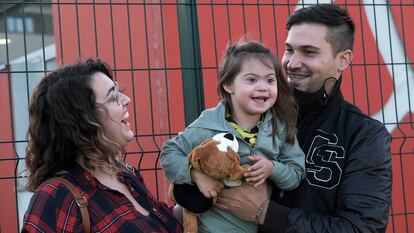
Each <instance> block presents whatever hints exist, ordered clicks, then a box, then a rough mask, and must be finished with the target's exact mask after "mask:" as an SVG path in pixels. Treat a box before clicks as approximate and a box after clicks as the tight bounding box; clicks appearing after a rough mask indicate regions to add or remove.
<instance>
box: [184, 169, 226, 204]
mask: <svg viewBox="0 0 414 233" xmlns="http://www.w3.org/2000/svg"><path fill="white" fill-rule="evenodd" d="M190 174H191V179H192V180H193V181H194V183H196V184H197V187H198V189H200V191H201V193H202V194H203V195H204V196H205V197H207V198H212V197H213V198H214V197H217V195H218V193H219V192H220V191H221V190H222V189H223V187H224V184H223V181H221V180H218V179H214V178H212V177H210V176H208V175H206V174H204V173H203V172H202V171H200V170H198V169H196V168H192V169H191V172H190Z"/></svg>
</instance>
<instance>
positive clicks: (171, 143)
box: [160, 128, 201, 184]
mask: <svg viewBox="0 0 414 233" xmlns="http://www.w3.org/2000/svg"><path fill="white" fill-rule="evenodd" d="M195 130H196V129H194V128H187V129H186V130H184V132H182V133H179V134H178V136H177V137H175V138H172V139H170V140H168V141H166V142H165V143H164V146H163V148H162V151H161V154H160V162H161V167H162V168H163V170H164V173H165V176H166V177H167V179H168V180H169V181H171V182H172V183H175V184H191V177H190V173H189V162H188V159H187V155H188V154H189V153H190V152H191V150H192V149H193V148H194V147H195V146H196V145H198V144H200V143H201V141H200V140H199V137H198V134H197V132H195Z"/></svg>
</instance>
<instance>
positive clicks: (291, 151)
mask: <svg viewBox="0 0 414 233" xmlns="http://www.w3.org/2000/svg"><path fill="white" fill-rule="evenodd" d="M273 166H274V169H273V174H272V175H271V176H270V177H269V179H270V180H271V181H272V182H273V183H274V184H275V185H276V186H277V187H279V188H280V189H282V190H292V189H294V188H296V187H298V186H299V184H300V182H301V181H302V179H303V177H304V174H305V154H304V153H303V151H302V149H300V147H299V144H298V140H297V139H295V142H294V143H293V144H287V143H284V144H283V146H281V150H280V155H279V156H278V158H277V160H274V161H273Z"/></svg>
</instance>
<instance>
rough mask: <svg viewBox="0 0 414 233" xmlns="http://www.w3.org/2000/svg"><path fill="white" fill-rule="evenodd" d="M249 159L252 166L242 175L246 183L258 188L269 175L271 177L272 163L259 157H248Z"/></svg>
mask: <svg viewBox="0 0 414 233" xmlns="http://www.w3.org/2000/svg"><path fill="white" fill-rule="evenodd" d="M249 158H250V161H253V162H254V164H253V165H252V166H249V167H248V168H247V171H246V172H245V173H244V176H245V177H246V182H248V183H250V184H253V185H254V186H255V187H259V186H260V185H261V184H263V183H264V182H265V181H266V179H267V178H268V177H269V176H270V175H272V173H273V163H272V161H270V160H268V159H266V158H265V157H261V156H249Z"/></svg>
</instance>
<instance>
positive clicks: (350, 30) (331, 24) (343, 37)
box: [286, 4, 355, 56]
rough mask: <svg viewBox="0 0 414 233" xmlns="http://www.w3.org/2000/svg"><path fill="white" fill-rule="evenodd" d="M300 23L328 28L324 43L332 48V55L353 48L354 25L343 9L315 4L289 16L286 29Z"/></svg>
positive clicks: (331, 5) (332, 5) (336, 6)
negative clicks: (327, 43)
mask: <svg viewBox="0 0 414 233" xmlns="http://www.w3.org/2000/svg"><path fill="white" fill-rule="evenodd" d="M302 23H315V24H322V25H325V26H327V27H328V32H327V34H326V38H325V39H326V41H328V42H329V43H330V44H331V46H332V53H333V55H334V56H336V55H337V54H338V53H339V52H341V51H345V50H347V49H349V50H352V48H353V46H354V37H355V36H354V34H355V24H354V22H353V21H352V18H351V17H350V16H349V14H348V12H347V11H346V10H345V9H342V8H340V7H339V6H338V5H336V4H316V5H312V6H309V7H305V8H301V9H299V10H297V11H295V12H294V13H293V14H292V15H290V16H289V18H288V19H287V22H286V29H287V30H290V28H291V27H292V26H294V25H299V24H302Z"/></svg>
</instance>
